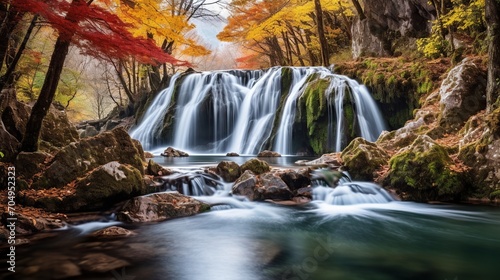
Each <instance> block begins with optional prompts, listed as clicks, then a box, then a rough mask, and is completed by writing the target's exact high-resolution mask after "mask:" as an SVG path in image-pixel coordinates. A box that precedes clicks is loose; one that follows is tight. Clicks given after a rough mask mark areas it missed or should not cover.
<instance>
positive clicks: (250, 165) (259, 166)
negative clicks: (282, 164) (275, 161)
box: [241, 158, 271, 175]
mask: <svg viewBox="0 0 500 280" xmlns="http://www.w3.org/2000/svg"><path fill="white" fill-rule="evenodd" d="M247 170H250V171H252V172H253V173H255V174H257V175H258V174H262V173H265V172H269V171H270V170H271V168H270V167H269V164H268V163H267V162H265V161H263V160H260V159H256V158H253V159H251V160H248V161H247V162H245V163H243V165H241V172H245V171H247Z"/></svg>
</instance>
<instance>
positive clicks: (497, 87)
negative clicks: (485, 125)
mask: <svg viewBox="0 0 500 280" xmlns="http://www.w3.org/2000/svg"><path fill="white" fill-rule="evenodd" d="M486 24H487V25H488V38H489V40H490V41H489V43H490V45H489V48H488V85H487V86H486V102H487V109H488V111H489V112H491V111H493V110H495V109H496V108H498V106H499V105H500V104H499V103H500V102H498V101H499V97H500V0H486Z"/></svg>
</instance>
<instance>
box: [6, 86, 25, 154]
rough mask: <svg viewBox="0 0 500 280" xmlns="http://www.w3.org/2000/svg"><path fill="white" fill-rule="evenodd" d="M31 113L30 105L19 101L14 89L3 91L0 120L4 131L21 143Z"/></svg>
mask: <svg viewBox="0 0 500 280" xmlns="http://www.w3.org/2000/svg"><path fill="white" fill-rule="evenodd" d="M30 111H31V109H30V108H29V106H28V105H26V104H24V103H22V102H19V101H17V98H16V91H15V90H14V89H4V90H2V92H1V93H0V112H1V115H0V118H1V120H2V121H1V122H0V123H3V124H2V125H3V127H4V129H5V130H6V131H7V132H8V133H9V134H10V135H12V136H13V137H14V138H16V139H17V141H19V142H21V140H22V139H23V135H24V130H25V128H26V123H27V122H28V118H29V116H30ZM2 146H3V145H2ZM4 153H5V152H4Z"/></svg>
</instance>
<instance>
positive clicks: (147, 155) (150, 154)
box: [144, 152, 155, 158]
mask: <svg viewBox="0 0 500 280" xmlns="http://www.w3.org/2000/svg"><path fill="white" fill-rule="evenodd" d="M144 157H145V158H154V157H155V155H153V154H152V153H150V152H144Z"/></svg>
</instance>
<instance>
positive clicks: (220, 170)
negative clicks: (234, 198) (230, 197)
mask: <svg viewBox="0 0 500 280" xmlns="http://www.w3.org/2000/svg"><path fill="white" fill-rule="evenodd" d="M217 174H219V175H220V176H221V177H222V179H223V180H224V181H226V182H234V181H236V179H238V178H239V177H240V176H241V169H240V166H239V165H238V164H237V163H236V162H234V161H221V162H220V163H219V164H218V165H217Z"/></svg>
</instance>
